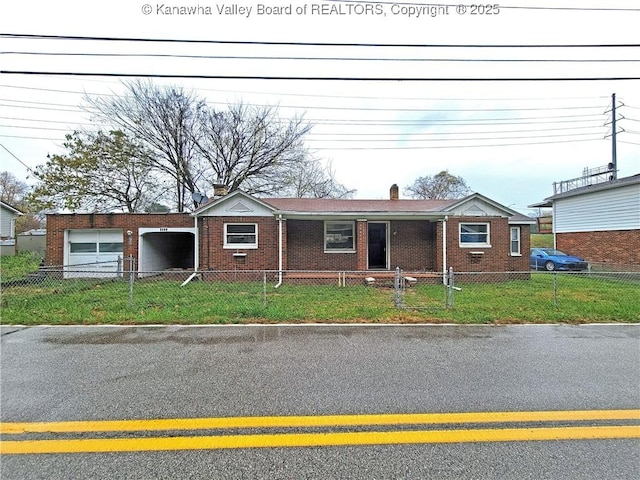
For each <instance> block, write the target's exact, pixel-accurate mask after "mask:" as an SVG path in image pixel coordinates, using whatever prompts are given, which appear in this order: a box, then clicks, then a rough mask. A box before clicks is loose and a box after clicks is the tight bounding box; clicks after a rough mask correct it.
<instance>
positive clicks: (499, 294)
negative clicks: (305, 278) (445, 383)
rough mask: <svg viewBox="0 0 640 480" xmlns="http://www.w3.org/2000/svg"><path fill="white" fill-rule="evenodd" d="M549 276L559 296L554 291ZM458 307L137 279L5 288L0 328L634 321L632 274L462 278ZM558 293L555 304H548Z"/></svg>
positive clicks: (638, 309) (637, 298)
mask: <svg viewBox="0 0 640 480" xmlns="http://www.w3.org/2000/svg"><path fill="white" fill-rule="evenodd" d="M554 277H555V284H556V286H557V292H558V293H557V297H555V296H554ZM457 285H458V286H460V287H462V290H461V291H459V292H456V294H455V302H454V308H451V309H447V308H445V298H446V291H445V288H444V286H443V285H439V284H438V285H417V286H414V287H412V288H410V289H407V291H406V293H405V295H404V298H403V300H404V303H405V305H406V306H407V307H408V308H404V309H397V308H395V307H394V296H393V293H394V292H393V289H390V288H379V287H368V286H364V285H358V286H349V287H346V288H341V287H338V286H336V285H324V286H319V285H314V286H309V285H290V284H286V283H285V284H284V285H282V286H281V287H280V288H279V289H274V288H273V286H272V285H268V286H267V294H266V304H265V296H264V294H263V284H262V283H261V282H255V283H233V282H231V283H225V282H202V281H200V282H191V283H189V284H188V285H186V286H184V287H180V283H179V282H172V281H164V280H158V281H137V282H136V283H135V284H134V290H133V302H132V304H131V305H130V303H129V285H128V283H127V282H126V281H123V280H114V281H104V280H103V281H100V280H96V279H92V280H52V279H50V280H47V282H46V283H43V284H40V285H32V286H29V287H11V288H7V289H4V291H3V292H2V293H3V295H2V323H4V324H24V325H37V324H205V323H206V324H211V323H220V324H223V323H250V322H265V323H278V322H390V323H411V322H455V323H523V322H536V323H540V322H640V295H638V291H639V290H640V283H639V281H638V279H635V280H634V279H633V278H631V279H626V280H625V281H619V280H617V279H615V278H611V277H610V276H606V277H603V276H586V275H572V274H558V275H554V274H547V273H537V274H532V276H531V279H530V280H512V281H507V282H496V283H464V282H461V283H458V284H457ZM554 298H556V300H554Z"/></svg>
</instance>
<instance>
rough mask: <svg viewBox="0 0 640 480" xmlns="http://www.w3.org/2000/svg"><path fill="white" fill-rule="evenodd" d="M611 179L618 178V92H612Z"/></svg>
mask: <svg viewBox="0 0 640 480" xmlns="http://www.w3.org/2000/svg"><path fill="white" fill-rule="evenodd" d="M611 117H612V118H611V180H615V179H616V178H618V153H617V151H616V94H615V93H613V94H611Z"/></svg>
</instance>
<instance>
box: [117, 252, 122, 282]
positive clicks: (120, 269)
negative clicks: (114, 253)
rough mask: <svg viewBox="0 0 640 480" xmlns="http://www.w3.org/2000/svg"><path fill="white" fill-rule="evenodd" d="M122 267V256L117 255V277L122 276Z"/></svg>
mask: <svg viewBox="0 0 640 480" xmlns="http://www.w3.org/2000/svg"><path fill="white" fill-rule="evenodd" d="M122 266H123V261H122V256H120V255H118V270H117V272H118V273H117V274H116V275H117V276H118V277H122V276H123V272H122Z"/></svg>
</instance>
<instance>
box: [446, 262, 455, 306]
mask: <svg viewBox="0 0 640 480" xmlns="http://www.w3.org/2000/svg"><path fill="white" fill-rule="evenodd" d="M454 287H455V281H454V279H453V267H449V278H448V281H447V288H448V295H447V308H453V303H454V294H453V292H454V291H455V288H454Z"/></svg>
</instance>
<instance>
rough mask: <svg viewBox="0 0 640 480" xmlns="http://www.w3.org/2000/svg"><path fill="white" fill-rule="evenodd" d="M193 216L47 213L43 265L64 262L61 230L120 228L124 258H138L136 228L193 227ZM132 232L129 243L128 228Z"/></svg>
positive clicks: (182, 214) (181, 214)
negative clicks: (130, 256)
mask: <svg viewBox="0 0 640 480" xmlns="http://www.w3.org/2000/svg"><path fill="white" fill-rule="evenodd" d="M193 226H194V222H193V218H192V217H190V216H189V215H187V214H184V213H157V214H156V213H139V214H138V213H109V214H99V213H96V214H51V215H47V248H46V252H45V264H46V265H62V264H63V262H64V248H65V245H64V232H65V230H79V229H92V228H96V229H98V228H110V229H119V230H122V232H123V237H124V252H123V255H124V256H125V257H127V256H129V255H133V256H134V257H135V258H138V229H139V228H193ZM129 230H130V231H131V232H132V235H131V239H132V240H131V242H129V241H128V236H127V235H126V232H127V231H129Z"/></svg>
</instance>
